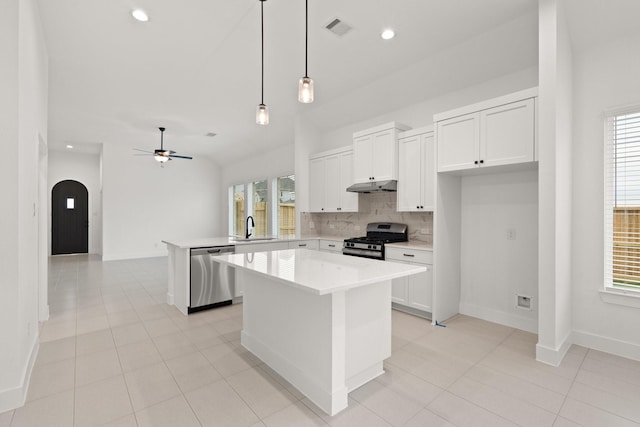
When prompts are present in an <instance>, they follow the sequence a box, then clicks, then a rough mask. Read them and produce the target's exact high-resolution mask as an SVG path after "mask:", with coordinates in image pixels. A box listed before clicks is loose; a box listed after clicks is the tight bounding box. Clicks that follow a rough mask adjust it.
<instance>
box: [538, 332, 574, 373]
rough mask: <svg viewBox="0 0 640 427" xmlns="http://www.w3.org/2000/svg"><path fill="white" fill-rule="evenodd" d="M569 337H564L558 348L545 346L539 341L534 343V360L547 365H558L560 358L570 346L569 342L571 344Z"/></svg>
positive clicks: (560, 361)
mask: <svg viewBox="0 0 640 427" xmlns="http://www.w3.org/2000/svg"><path fill="white" fill-rule="evenodd" d="M570 338H571V337H567V338H565V340H564V341H563V342H562V344H561V345H560V347H558V348H551V347H547V346H544V345H542V344H540V343H538V344H536V360H537V361H538V362H542V363H546V364H547V365H551V366H560V363H562V359H564V356H565V355H566V354H567V351H569V348H571V344H573V342H572V341H571V339H570Z"/></svg>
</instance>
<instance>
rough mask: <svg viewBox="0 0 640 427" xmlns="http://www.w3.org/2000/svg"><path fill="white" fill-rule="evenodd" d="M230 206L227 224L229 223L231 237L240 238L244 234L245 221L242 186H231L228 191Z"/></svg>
mask: <svg viewBox="0 0 640 427" xmlns="http://www.w3.org/2000/svg"><path fill="white" fill-rule="evenodd" d="M230 190H231V191H230V195H231V197H230V199H231V200H230V205H231V209H229V210H230V211H231V215H230V216H229V220H230V221H229V222H230V223H231V232H230V234H231V235H236V236H242V235H243V233H244V220H245V218H246V217H245V208H244V199H245V197H244V184H238V185H233V186H231V189H230Z"/></svg>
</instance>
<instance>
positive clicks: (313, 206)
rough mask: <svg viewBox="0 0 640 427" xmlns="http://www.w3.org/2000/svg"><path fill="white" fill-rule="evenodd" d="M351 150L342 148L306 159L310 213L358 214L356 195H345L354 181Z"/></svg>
mask: <svg viewBox="0 0 640 427" xmlns="http://www.w3.org/2000/svg"><path fill="white" fill-rule="evenodd" d="M352 177H353V150H352V148H351V147H345V148H341V149H337V150H332V151H329V152H325V153H320V154H316V155H314V156H311V158H310V159H309V210H310V211H311V212H357V211H358V194H357V193H349V192H347V187H348V186H350V185H351V184H352V180H353V178H352Z"/></svg>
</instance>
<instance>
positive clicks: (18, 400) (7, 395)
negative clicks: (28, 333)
mask: <svg viewBox="0 0 640 427" xmlns="http://www.w3.org/2000/svg"><path fill="white" fill-rule="evenodd" d="M39 349H40V339H39V338H38V336H37V335H36V336H35V338H34V341H33V343H32V345H31V352H30V354H29V360H28V361H27V364H26V365H25V367H24V369H23V373H22V382H21V384H19V385H18V387H16V388H12V389H8V390H2V391H0V413H2V412H6V411H10V410H12V409H16V408H19V407H21V406H23V405H24V402H25V401H26V400H27V391H29V381H30V380H31V373H32V372H33V366H34V365H35V363H36V358H37V357H38V350H39Z"/></svg>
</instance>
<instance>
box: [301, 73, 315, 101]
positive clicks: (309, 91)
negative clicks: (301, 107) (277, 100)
mask: <svg viewBox="0 0 640 427" xmlns="http://www.w3.org/2000/svg"><path fill="white" fill-rule="evenodd" d="M298 101H300V102H302V103H303V104H309V103H311V102H313V80H312V79H311V78H310V77H307V76H304V77H302V78H301V79H300V81H299V82H298Z"/></svg>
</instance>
